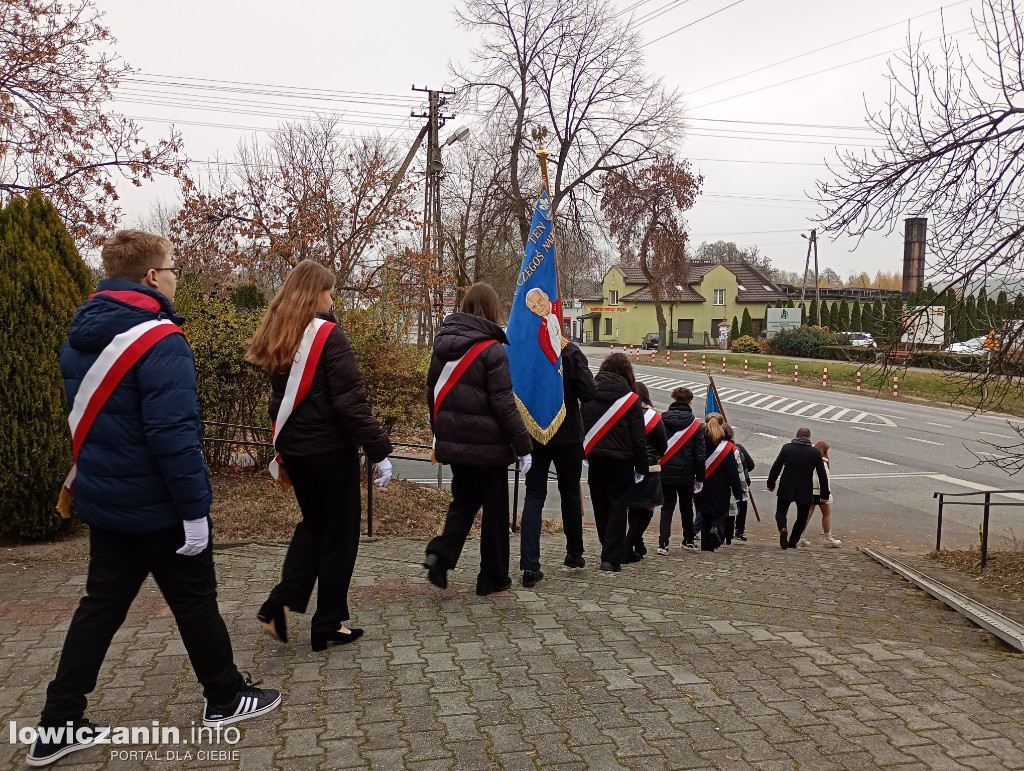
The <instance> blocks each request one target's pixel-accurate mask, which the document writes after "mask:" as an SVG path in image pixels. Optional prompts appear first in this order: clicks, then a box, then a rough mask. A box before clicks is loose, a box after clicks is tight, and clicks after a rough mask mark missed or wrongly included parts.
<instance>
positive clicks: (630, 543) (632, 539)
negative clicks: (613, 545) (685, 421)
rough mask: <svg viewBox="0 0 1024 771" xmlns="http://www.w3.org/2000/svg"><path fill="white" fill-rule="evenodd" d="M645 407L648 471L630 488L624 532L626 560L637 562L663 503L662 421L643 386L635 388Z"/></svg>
mask: <svg viewBox="0 0 1024 771" xmlns="http://www.w3.org/2000/svg"><path fill="white" fill-rule="evenodd" d="M635 390H636V393H637V395H638V396H639V397H640V402H641V404H642V405H643V408H644V431H645V432H646V434H647V470H646V471H645V472H644V481H642V482H640V483H639V484H638V485H636V486H635V487H634V488H633V492H632V493H631V494H630V496H629V513H628V519H629V527H628V529H627V530H626V557H627V558H629V560H630V562H639V561H640V560H642V559H643V558H644V555H646V554H647V547H646V546H644V533H645V532H646V531H647V526H648V525H649V524H651V518H652V517H653V516H654V509H655V507H657V506H660V505H661V504H662V502H663V500H664V498H663V497H662V491H661V466H660V465H659V464H658V461H660V460H661V456H662V455H664V454H665V450H666V449H667V448H668V437H667V436H666V435H665V426H664V421H663V420H662V417H661V415H659V414H658V411H657V410H656V409H654V405H653V404H652V403H651V393H650V391H648V390H647V386H645V385H644V384H643V383H637V384H636V386H635Z"/></svg>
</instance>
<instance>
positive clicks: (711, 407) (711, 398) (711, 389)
mask: <svg viewBox="0 0 1024 771" xmlns="http://www.w3.org/2000/svg"><path fill="white" fill-rule="evenodd" d="M712 412H717V413H718V414H719V415H721V416H722V417H725V413H723V412H722V405H721V404H719V403H718V396H717V393H716V391H715V381H714V380H712V379H711V378H710V377H709V378H708V396H707V402H706V403H705V405H704V417H707V416H708V415H710V414H711V413H712Z"/></svg>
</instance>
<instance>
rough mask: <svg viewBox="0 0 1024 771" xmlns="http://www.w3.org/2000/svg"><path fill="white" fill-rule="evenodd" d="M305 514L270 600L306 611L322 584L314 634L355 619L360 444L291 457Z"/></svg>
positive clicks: (290, 468) (297, 494)
mask: <svg viewBox="0 0 1024 771" xmlns="http://www.w3.org/2000/svg"><path fill="white" fill-rule="evenodd" d="M285 464H286V467H287V469H288V476H289V478H290V479H291V482H292V485H293V486H294V488H295V500H297V501H298V503H299V509H300V510H301V511H302V520H301V521H300V522H299V524H297V525H296V526H295V532H294V533H293V534H292V542H291V543H290V544H289V545H288V553H287V554H285V558H284V566H283V567H282V568H281V581H280V582H279V583H278V584H277V586H275V587H274V588H273V589H272V590H271V592H270V598H269V599H268V600H267V602H268V603H273V604H280V605H287V606H288V607H289V608H290V609H291V610H294V611H295V612H296V613H305V612H306V607H307V605H309V599H310V597H311V596H312V594H313V586H314V585H316V587H317V592H316V612H315V613H314V614H313V618H312V620H311V621H310V633H311V634H317V635H319V634H330V633H331V632H335V631H337V630H338V627H340V626H341V624H342V622H343V621H348V619H349V609H348V588H349V585H350V584H351V583H352V571H353V570H354V569H355V566H356V555H357V554H358V552H359V525H360V521H361V519H362V511H361V507H360V498H359V494H360V490H359V483H360V475H359V456H358V454H357V453H356V450H355V449H354V448H353V449H351V450H345V451H339V452H329V453H324V454H322V455H303V456H298V455H289V456H287V457H285Z"/></svg>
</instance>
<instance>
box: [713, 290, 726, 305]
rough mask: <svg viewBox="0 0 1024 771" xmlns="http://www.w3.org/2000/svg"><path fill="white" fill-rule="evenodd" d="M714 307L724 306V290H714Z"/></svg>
mask: <svg viewBox="0 0 1024 771" xmlns="http://www.w3.org/2000/svg"><path fill="white" fill-rule="evenodd" d="M715 305H725V290H724V289H716V290H715Z"/></svg>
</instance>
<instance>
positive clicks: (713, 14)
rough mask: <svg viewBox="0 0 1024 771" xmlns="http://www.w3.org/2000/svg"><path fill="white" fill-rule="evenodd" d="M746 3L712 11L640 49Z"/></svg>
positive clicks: (740, 1) (648, 42) (737, 3)
mask: <svg viewBox="0 0 1024 771" xmlns="http://www.w3.org/2000/svg"><path fill="white" fill-rule="evenodd" d="M745 2H746V0H736V2H734V3H730V4H729V5H727V6H725V8H719V9H718V10H717V11H712V12H711V13H709V14H707V15H706V16H701V17H700V18H699V19H697V20H696V21H691V22H690V23H689V24H684V25H683V26H682V27H679V28H678V29H674V30H672V31H671V32H666V33H665V34H664V35H662V36H661V37H656V38H654V40H648V41H647V42H646V43H644V44H643V45H642V46H640V47H641V48H647V46H649V45H653V44H654V43H657V42H658V41H659V40H664V39H665V38H667V37H669V36H670V35H674V34H676V33H677V32H682V31H683V30H684V29H689V28H690V27H692V26H694V25H695V24H700V23H701V22H702V21H704V20H705V19H710V18H711V17H712V16H717V15H718V14H720V13H722V11H728V10H729V9H730V8H734V7H736V6H737V5H739V4H740V3H745Z"/></svg>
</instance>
